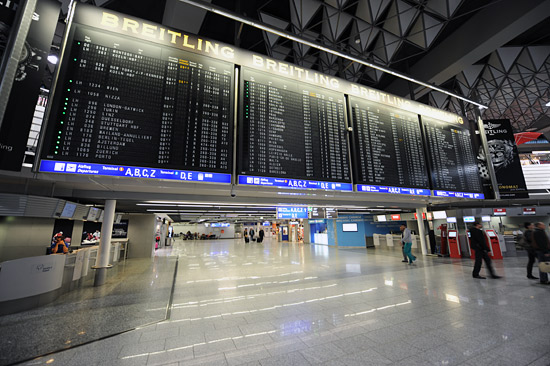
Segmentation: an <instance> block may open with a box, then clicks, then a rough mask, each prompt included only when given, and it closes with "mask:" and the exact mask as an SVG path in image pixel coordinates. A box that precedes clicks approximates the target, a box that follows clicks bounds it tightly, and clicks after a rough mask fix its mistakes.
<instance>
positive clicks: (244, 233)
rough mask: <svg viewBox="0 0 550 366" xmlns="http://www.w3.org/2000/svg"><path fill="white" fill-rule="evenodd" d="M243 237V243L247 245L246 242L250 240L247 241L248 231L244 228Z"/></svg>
mask: <svg viewBox="0 0 550 366" xmlns="http://www.w3.org/2000/svg"><path fill="white" fill-rule="evenodd" d="M243 237H244V243H245V244H246V243H248V241H249V240H250V239H248V229H247V228H244V232H243Z"/></svg>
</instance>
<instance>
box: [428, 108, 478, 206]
mask: <svg viewBox="0 0 550 366" xmlns="http://www.w3.org/2000/svg"><path fill="white" fill-rule="evenodd" d="M422 125H423V127H424V133H425V136H426V142H427V144H428V146H427V148H428V157H429V161H430V168H431V174H432V176H431V180H432V186H433V189H434V190H442V191H444V193H447V194H449V195H450V196H456V197H461V195H460V194H463V193H481V192H483V189H482V186H481V181H480V179H479V173H478V169H477V163H476V158H475V154H474V149H473V147H472V140H471V136H470V131H469V130H468V129H467V128H465V127H463V126H460V125H458V124H450V123H446V122H442V121H438V120H436V119H433V118H429V117H424V116H422ZM457 193H458V195H457ZM436 195H437V194H436ZM442 195H443V194H442ZM462 197H464V196H462ZM466 197H468V196H466ZM470 198H477V197H470Z"/></svg>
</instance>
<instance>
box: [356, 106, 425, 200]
mask: <svg viewBox="0 0 550 366" xmlns="http://www.w3.org/2000/svg"><path fill="white" fill-rule="evenodd" d="M349 100H350V110H351V119H352V124H353V144H352V145H353V149H352V151H353V157H354V162H355V165H354V178H355V179H356V181H357V182H358V183H361V185H360V189H358V191H360V192H370V193H397V194H415V193H416V191H415V190H414V189H413V188H421V189H422V188H425V187H428V186H429V183H428V171H427V164H426V161H425V159H424V151H423V147H422V133H421V130H420V123H419V121H418V115H417V114H415V113H411V112H407V111H404V110H400V109H398V108H395V107H388V106H386V105H383V104H379V103H373V102H370V101H367V100H362V99H359V98H356V97H350V98H349ZM363 184H364V185H363ZM365 188H367V189H365ZM369 188H370V189H369ZM421 192H422V190H421ZM426 193H427V195H430V192H429V190H427V192H425V191H423V193H421V194H426Z"/></svg>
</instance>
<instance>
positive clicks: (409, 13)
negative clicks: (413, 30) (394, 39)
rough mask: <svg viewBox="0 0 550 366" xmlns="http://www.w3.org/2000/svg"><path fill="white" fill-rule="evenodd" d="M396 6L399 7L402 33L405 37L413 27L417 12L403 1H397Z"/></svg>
mask: <svg viewBox="0 0 550 366" xmlns="http://www.w3.org/2000/svg"><path fill="white" fill-rule="evenodd" d="M395 4H396V5H397V12H398V14H399V23H400V25H401V33H402V35H404V34H405V33H406V32H407V30H408V29H409V27H410V26H411V24H412V22H413V20H414V17H415V16H416V14H417V10H416V8H415V7H413V6H412V5H409V4H407V3H406V2H404V1H401V0H396V2H395Z"/></svg>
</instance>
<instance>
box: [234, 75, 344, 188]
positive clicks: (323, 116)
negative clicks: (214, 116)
mask: <svg viewBox="0 0 550 366" xmlns="http://www.w3.org/2000/svg"><path fill="white" fill-rule="evenodd" d="M242 78H243V79H242V93H243V95H242V108H241V118H240V121H239V122H240V124H239V131H240V133H239V136H240V138H239V142H238V143H239V149H238V156H239V159H238V162H239V165H238V172H239V174H240V175H244V176H262V177H276V178H293V179H304V180H313V181H325V182H349V183H351V175H350V167H349V157H348V143H347V135H346V134H347V132H346V120H345V102H344V95H343V94H339V93H335V92H333V91H330V90H328V89H323V88H319V87H315V86H312V85H309V84H305V83H300V82H297V81H296V80H292V79H284V78H277V77H274V76H272V75H269V74H265V73H261V72H257V71H252V70H249V69H246V68H244V69H243V72H242ZM266 182H267V181H266ZM239 183H241V184H259V185H261V180H259V179H258V180H257V182H256V183H255V182H254V180H250V182H248V181H246V180H242V181H241V180H239ZM265 185H268V184H265ZM299 188H317V187H307V186H304V187H299ZM318 188H324V187H318ZM349 188H350V189H351V186H350V187H349ZM325 189H330V186H328V187H326V188H325Z"/></svg>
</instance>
